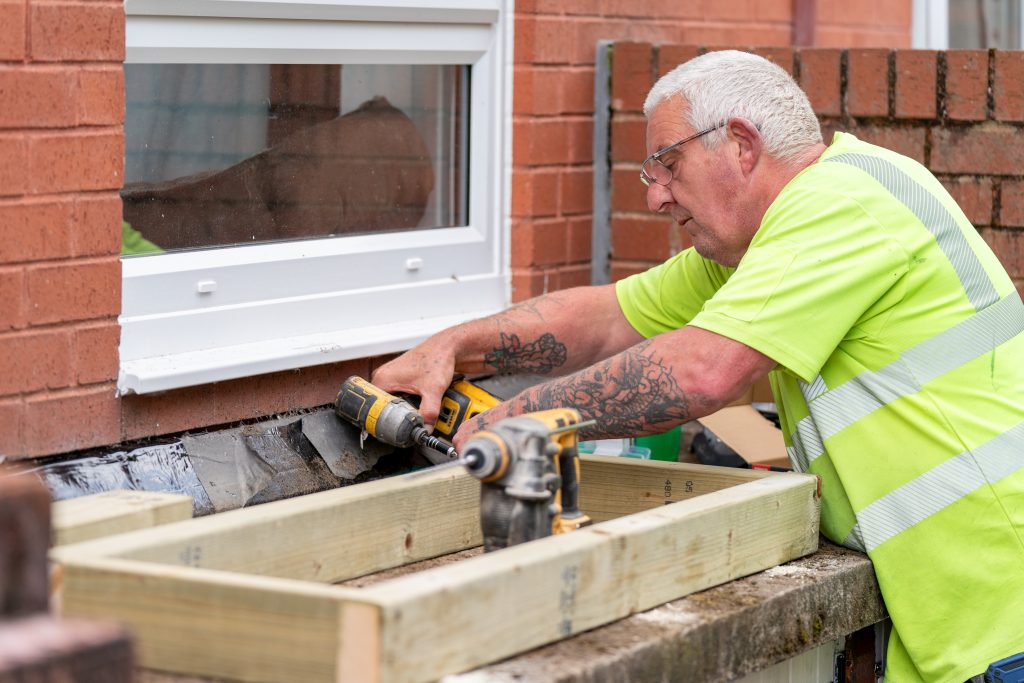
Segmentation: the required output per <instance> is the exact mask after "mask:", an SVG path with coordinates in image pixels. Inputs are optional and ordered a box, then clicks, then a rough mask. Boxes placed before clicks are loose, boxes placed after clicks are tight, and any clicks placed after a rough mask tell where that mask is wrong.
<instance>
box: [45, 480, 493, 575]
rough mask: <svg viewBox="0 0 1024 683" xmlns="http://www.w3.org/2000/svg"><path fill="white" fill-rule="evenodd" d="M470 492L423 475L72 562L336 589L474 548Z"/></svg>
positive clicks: (94, 546) (188, 528) (248, 511)
mask: <svg viewBox="0 0 1024 683" xmlns="http://www.w3.org/2000/svg"><path fill="white" fill-rule="evenodd" d="M479 491H480V485H479V482H477V480H476V479H474V478H473V477H471V476H470V475H468V474H466V473H465V472H464V471H463V470H461V469H458V470H456V469H447V470H442V471H424V472H418V473H414V474H408V475H403V476H398V477H391V478H389V479H382V480H378V481H373V482H367V483H365V484H359V485H357V486H348V487H345V488H340V489H334V490H331V491H324V492H322V493H314V494H310V495H307V496H299V497H296V498H290V499H287V500H280V501H276V502H273V503H266V504H263V505H259V506H255V507H252V508H243V509H240V510H232V511H229V512H222V513H219V514H216V515H212V516H210V517H201V518H197V519H194V520H188V521H184V522H178V523H175V524H168V525H166V526H162V527H158V528H155V529H151V530H147V531H137V532H132V533H129V534H122V535H118V536H116V537H110V538H106V539H100V540H96V541H92V542H89V543H87V544H83V545H80V546H78V547H77V549H76V551H75V554H76V555H92V556H112V557H122V558H125V559H135V560H143V561H147V562H159V563H163V564H170V565H188V566H192V567H199V568H204V569H218V570H222V571H230V572H244V573H246V574H259V575H264V576H276V577H281V578H290V579H300V580H305V581H318V582H324V583H336V582H338V581H342V580H345V579H349V578H353V577H356V576H361V575H363V574H369V573H372V572H375V571H380V570H383V569H388V568H391V567H396V566H400V565H403V564H408V563H409V562H415V561H418V560H423V559H427V558H430V557H436V556H438V555H444V554H447V553H451V552H455V551H458V550H463V549H464V548H469V547H473V546H476V545H480V543H481V537H480V522H479V498H480V493H479ZM63 557H64V554H63V549H61V548H58V549H55V550H53V551H51V558H53V559H54V560H55V561H57V562H62V561H63V560H62V558H63Z"/></svg>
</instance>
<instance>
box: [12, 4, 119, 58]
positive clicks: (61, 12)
mask: <svg viewBox="0 0 1024 683" xmlns="http://www.w3.org/2000/svg"><path fill="white" fill-rule="evenodd" d="M29 24H30V27H29V31H30V44H31V58H32V60H33V61H37V62H75V61H108V62H123V61H124V45H125V43H124V27H125V22H124V9H123V7H122V6H121V5H120V4H117V5H107V4H99V3H89V4H79V3H60V2H58V3H53V4H45V5H43V4H36V3H33V4H32V5H31V15H30V21H29Z"/></svg>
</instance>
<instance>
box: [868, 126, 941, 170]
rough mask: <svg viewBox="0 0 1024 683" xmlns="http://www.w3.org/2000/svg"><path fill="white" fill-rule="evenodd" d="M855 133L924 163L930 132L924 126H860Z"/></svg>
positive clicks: (872, 142) (873, 142)
mask: <svg viewBox="0 0 1024 683" xmlns="http://www.w3.org/2000/svg"><path fill="white" fill-rule="evenodd" d="M854 132H855V134H856V135H857V137H858V138H860V139H861V140H864V141H865V142H870V143H871V144H873V145H878V146H879V147H885V148H886V149H891V150H892V151H894V152H899V153H900V154H903V155H905V156H908V157H910V158H911V159H914V160H915V161H917V162H918V163H922V164H923V163H924V162H925V157H924V150H925V142H926V140H927V137H928V132H927V130H925V129H924V128H902V127H901V128H897V127H894V126H884V125H879V126H870V125H868V126H858V127H857V128H856V129H854Z"/></svg>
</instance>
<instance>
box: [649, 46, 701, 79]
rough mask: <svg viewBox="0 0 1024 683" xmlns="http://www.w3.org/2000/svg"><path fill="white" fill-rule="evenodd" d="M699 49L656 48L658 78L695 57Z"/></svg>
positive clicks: (683, 47) (686, 47) (680, 47)
mask: <svg viewBox="0 0 1024 683" xmlns="http://www.w3.org/2000/svg"><path fill="white" fill-rule="evenodd" d="M700 52H701V49H700V48H699V47H697V46H695V45H661V46H660V47H658V57H657V58H658V78H661V77H662V76H664V75H665V74H667V73H668V72H669V71H671V70H672V69H674V68H676V67H677V66H679V65H680V64H682V63H684V62H688V61H690V60H691V59H693V58H694V57H696V56H697V55H699V54H700Z"/></svg>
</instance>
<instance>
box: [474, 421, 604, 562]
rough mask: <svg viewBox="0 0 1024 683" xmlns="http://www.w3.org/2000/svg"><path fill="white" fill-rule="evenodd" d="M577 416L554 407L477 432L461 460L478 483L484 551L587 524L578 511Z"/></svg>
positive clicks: (582, 514) (581, 424)
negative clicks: (480, 484)
mask: <svg viewBox="0 0 1024 683" xmlns="http://www.w3.org/2000/svg"><path fill="white" fill-rule="evenodd" d="M587 424H591V423H589V422H588V423H581V422H580V414H579V413H578V412H577V411H575V410H573V409H571V408H556V409H553V410H543V411H539V412H535V413H527V414H525V415H520V416H518V417H511V418H507V419H504V420H501V421H499V422H497V423H495V424H494V426H493V427H491V428H490V429H489V430H483V431H480V432H477V433H476V434H475V435H474V436H473V438H472V439H470V440H469V442H468V443H467V444H466V448H465V450H464V451H463V454H462V462H463V464H464V465H465V466H466V469H467V470H468V471H469V473H470V474H472V475H473V476H474V477H476V478H477V479H479V480H480V481H481V483H482V486H481V487H480V527H481V530H482V531H483V536H484V551H485V552H490V551H492V550H498V549H500V548H505V547H508V546H513V545H516V544H517V543H523V542H524V541H532V540H534V539H538V538H544V537H545V536H550V535H552V534H560V533H565V532H567V531H572V530H574V529H578V528H579V527H581V526H585V525H587V524H589V523H590V518H589V517H588V516H587V515H585V514H584V513H583V512H582V511H581V510H580V509H579V452H578V449H577V431H578V430H579V429H580V428H581V427H583V426H586V425H587Z"/></svg>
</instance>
